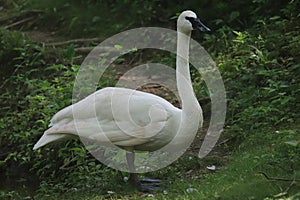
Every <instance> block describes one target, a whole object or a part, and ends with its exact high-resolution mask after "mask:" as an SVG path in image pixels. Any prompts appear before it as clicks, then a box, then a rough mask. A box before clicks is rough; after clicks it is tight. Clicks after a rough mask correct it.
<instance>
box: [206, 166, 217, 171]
mask: <svg viewBox="0 0 300 200" xmlns="http://www.w3.org/2000/svg"><path fill="white" fill-rule="evenodd" d="M206 169H208V170H211V171H215V170H216V166H215V165H212V166H207V167H206Z"/></svg>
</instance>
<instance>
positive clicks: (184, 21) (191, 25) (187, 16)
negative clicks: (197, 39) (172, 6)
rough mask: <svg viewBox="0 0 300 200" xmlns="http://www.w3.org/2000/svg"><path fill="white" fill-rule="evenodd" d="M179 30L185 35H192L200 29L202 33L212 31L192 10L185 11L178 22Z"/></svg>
mask: <svg viewBox="0 0 300 200" xmlns="http://www.w3.org/2000/svg"><path fill="white" fill-rule="evenodd" d="M177 29H178V31H180V32H183V33H190V32H191V31H192V30H195V29H199V30H200V31H202V32H209V31H210V29H209V28H208V27H206V26H205V25H204V24H203V23H202V22H201V21H200V19H199V18H198V17H197V15H196V14H195V13H194V12H193V11H190V10H186V11H183V12H182V13H181V14H180V15H179V17H178V20H177Z"/></svg>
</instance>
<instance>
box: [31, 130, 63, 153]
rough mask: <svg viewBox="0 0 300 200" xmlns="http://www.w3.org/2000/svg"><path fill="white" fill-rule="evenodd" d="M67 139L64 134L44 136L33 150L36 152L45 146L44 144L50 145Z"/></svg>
mask: <svg viewBox="0 0 300 200" xmlns="http://www.w3.org/2000/svg"><path fill="white" fill-rule="evenodd" d="M66 137H67V135H66V134H53V135H49V134H44V135H43V136H42V137H41V138H40V139H39V141H38V142H37V143H36V144H35V145H34V147H33V150H36V149H38V148H40V147H43V146H45V145H46V144H49V143H52V142H56V141H59V140H63V139H65V138H66Z"/></svg>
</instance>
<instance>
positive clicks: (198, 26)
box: [186, 17, 210, 32]
mask: <svg viewBox="0 0 300 200" xmlns="http://www.w3.org/2000/svg"><path fill="white" fill-rule="evenodd" d="M186 19H187V20H189V21H190V22H191V24H192V26H193V28H194V29H199V30H200V31H202V32H210V28H208V27H207V26H205V25H204V24H203V23H202V22H201V21H200V19H199V18H193V17H186Z"/></svg>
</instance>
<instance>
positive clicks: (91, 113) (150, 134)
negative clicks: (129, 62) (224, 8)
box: [33, 11, 210, 181]
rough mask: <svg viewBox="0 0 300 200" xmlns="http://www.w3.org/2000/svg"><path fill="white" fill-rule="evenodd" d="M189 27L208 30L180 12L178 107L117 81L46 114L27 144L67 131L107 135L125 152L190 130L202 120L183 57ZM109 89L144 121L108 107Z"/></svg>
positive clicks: (97, 137)
mask: <svg viewBox="0 0 300 200" xmlns="http://www.w3.org/2000/svg"><path fill="white" fill-rule="evenodd" d="M194 29H200V30H201V31H203V32H206V31H210V30H209V28H207V27H206V26H205V25H203V24H202V23H201V21H200V20H199V19H198V18H197V16H196V14H195V13H194V12H192V11H184V12H182V13H181V15H180V16H179V18H178V21H177V33H178V36H177V57H176V82H177V89H178V94H179V97H180V99H181V103H182V109H178V108H176V107H175V106H173V105H172V104H171V103H169V102H168V101H166V100H165V99H163V98H161V97H159V96H156V95H153V94H150V93H145V92H141V91H136V90H132V89H126V88H120V87H108V88H104V89H101V90H98V91H96V92H94V93H93V94H91V95H89V96H88V97H86V98H85V99H83V100H81V101H79V102H77V103H75V104H73V105H70V106H68V107H66V108H64V109H62V110H60V111H59V112H58V113H56V114H55V115H54V116H53V118H52V119H51V123H50V126H51V127H50V128H49V129H48V130H46V131H45V132H44V134H43V136H42V137H41V138H40V140H39V141H38V142H37V143H36V144H35V145H34V148H33V149H34V150H35V149H38V148H40V147H42V146H44V145H46V144H48V143H51V142H54V141H58V140H61V139H64V138H69V137H70V136H71V137H73V136H75V137H78V136H80V137H85V138H87V139H91V140H95V141H99V142H105V141H107V139H108V140H109V142H111V143H113V144H114V145H116V146H119V147H121V148H123V149H125V150H127V151H128V152H134V151H135V150H141V151H155V150H157V149H160V148H162V147H163V146H165V145H166V144H168V143H169V142H170V141H171V140H172V139H174V137H175V135H176V134H178V135H180V136H182V137H177V138H176V139H177V140H178V142H180V140H184V136H185V135H188V134H189V132H191V130H195V129H198V127H199V124H200V126H202V121H203V117H202V109H201V107H200V105H199V103H198V101H197V99H196V97H195V94H194V91H193V88H192V82H191V77H190V69H189V60H188V57H189V43H190V36H191V32H192V30H194ZM112 95H114V97H117V99H118V101H116V102H114V104H113V107H114V109H116V110H118V111H121V112H120V113H122V110H123V109H124V110H125V109H126V108H125V107H124V104H125V105H126V102H125V101H126V100H128V99H130V104H132V105H133V106H132V107H131V109H130V113H131V115H132V116H133V118H134V119H135V121H137V122H139V123H140V124H142V125H147V126H133V125H132V122H131V119H129V118H128V116H127V115H122V114H119V115H116V113H113V111H112V108H111V103H112V102H111V101H112V100H111V97H112ZM123 99H124V101H123ZM95 111H96V116H95ZM74 112H76V113H77V115H76V117H77V118H76V119H74V115H73V114H74ZM149 115H150V118H149ZM95 123H96V124H97V126H101V127H102V129H101V130H102V132H101V133H99V129H96V128H95V126H96V125H95ZM120 124H121V126H120ZM149 124H150V125H149ZM157 127H159V131H157ZM128 132H130V134H128ZM178 132H179V133H178ZM104 136H105V137H104ZM104 138H106V139H104ZM126 158H127V162H128V168H129V169H130V172H132V176H133V177H134V178H133V180H135V181H137V179H136V176H135V175H133V174H135V173H134V172H135V167H134V165H133V162H134V154H133V153H128V154H126Z"/></svg>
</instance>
